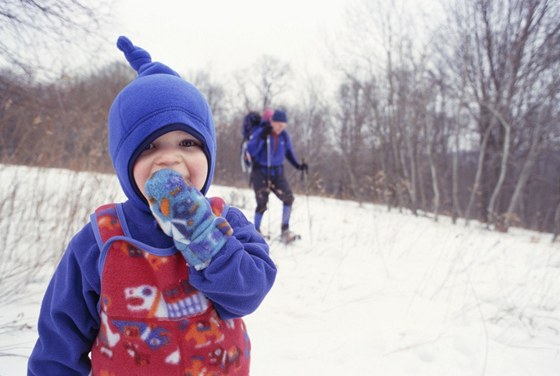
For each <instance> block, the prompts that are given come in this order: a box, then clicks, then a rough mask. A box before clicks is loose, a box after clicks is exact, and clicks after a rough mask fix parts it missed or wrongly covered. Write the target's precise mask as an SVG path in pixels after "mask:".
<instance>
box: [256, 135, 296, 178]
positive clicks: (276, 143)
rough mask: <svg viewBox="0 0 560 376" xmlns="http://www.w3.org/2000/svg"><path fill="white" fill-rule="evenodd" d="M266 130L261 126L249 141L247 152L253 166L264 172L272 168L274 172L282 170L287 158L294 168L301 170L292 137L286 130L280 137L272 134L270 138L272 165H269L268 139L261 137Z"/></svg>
mask: <svg viewBox="0 0 560 376" xmlns="http://www.w3.org/2000/svg"><path fill="white" fill-rule="evenodd" d="M264 129H265V127H263V126H259V127H258V128H257V129H256V130H255V131H254V132H253V134H252V135H251V138H250V139H249V143H248V145H247V150H248V151H249V154H250V155H251V158H252V160H253V164H255V165H257V167H260V168H262V169H264V170H266V168H267V167H270V168H272V169H273V170H274V169H278V168H281V167H282V165H283V164H284V158H286V159H288V161H289V162H290V163H291V164H292V166H294V167H295V168H299V167H300V164H299V162H298V160H297V158H296V155H295V153H294V148H293V146H292V141H291V139H290V135H289V134H288V132H287V131H285V130H284V131H283V132H282V133H280V134H279V135H275V134H274V133H271V134H270V135H269V136H268V139H269V145H270V151H269V153H270V165H269V164H268V162H269V160H268V157H267V154H266V149H267V146H266V143H267V140H266V138H264V139H263V138H262V135H261V133H262V132H263V131H264Z"/></svg>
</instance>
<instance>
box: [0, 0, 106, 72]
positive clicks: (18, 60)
mask: <svg viewBox="0 0 560 376" xmlns="http://www.w3.org/2000/svg"><path fill="white" fill-rule="evenodd" d="M93 4H95V5H93ZM109 4H112V3H111V2H110V1H109V0H102V1H97V2H95V3H92V2H88V1H85V0H42V1H35V0H3V1H2V2H0V62H3V63H4V64H7V65H8V66H11V67H14V68H17V69H19V71H20V72H22V73H25V74H26V75H28V76H29V75H31V74H33V73H36V72H37V71H38V70H44V71H46V70H51V69H52V68H51V67H50V65H53V60H51V61H49V60H47V59H45V58H44V57H45V55H46V54H48V52H49V51H50V50H52V49H53V46H57V47H58V48H60V51H61V52H62V51H64V50H65V49H66V50H68V47H69V46H72V47H73V49H74V50H76V49H77V48H83V49H84V51H88V50H89V54H90V56H93V55H94V54H96V53H98V51H99V47H98V46H95V47H94V48H92V45H90V43H92V42H94V41H95V40H96V38H99V39H97V41H98V42H101V41H102V30H103V29H104V26H105V23H106V22H107V20H108V17H109V14H110V12H111V8H110V6H109ZM86 41H87V43H85V42H86ZM93 51H95V53H94V52H93ZM60 55H61V56H60V58H61V59H64V58H66V59H67V58H72V56H75V54H62V53H61V54H60ZM66 62H68V61H66ZM46 65H49V66H46ZM59 68H60V66H59Z"/></svg>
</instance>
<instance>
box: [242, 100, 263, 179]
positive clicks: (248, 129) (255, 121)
mask: <svg viewBox="0 0 560 376" xmlns="http://www.w3.org/2000/svg"><path fill="white" fill-rule="evenodd" d="M260 122H261V115H259V113H258V112H256V111H251V112H249V113H248V114H247V115H245V117H244V118H243V141H242V142H241V170H242V171H243V172H245V173H248V174H250V173H251V156H250V155H249V153H248V152H247V142H248V141H249V138H250V137H251V133H253V130H254V129H255V128H256V127H257V126H258V125H259V124H260Z"/></svg>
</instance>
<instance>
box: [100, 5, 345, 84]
mask: <svg viewBox="0 0 560 376" xmlns="http://www.w3.org/2000/svg"><path fill="white" fill-rule="evenodd" d="M354 1H356V0H281V1H280V0H204V1H202V0H159V1H146V0H141V1H138V0H120V2H119V3H118V4H117V5H115V6H116V11H117V14H116V15H115V16H116V17H115V25H114V27H113V30H112V33H111V34H110V35H109V36H110V37H112V38H113V40H116V38H117V37H118V35H120V34H125V35H127V36H128V37H129V38H130V39H131V40H132V41H133V43H135V44H137V45H139V46H142V47H144V48H145V49H146V50H148V51H149V52H150V53H151V54H152V57H153V58H154V60H158V61H161V62H164V63H166V64H168V65H170V66H172V67H173V68H175V69H176V70H178V71H179V72H185V71H188V70H190V69H193V68H194V69H209V70H210V71H211V72H217V73H228V72H231V71H234V70H236V69H240V68H247V67H249V66H250V65H251V64H252V63H253V62H255V61H256V59H257V58H258V57H259V56H262V55H263V54H269V55H273V56H276V57H277V58H279V59H282V60H284V61H286V62H289V63H290V64H292V66H294V67H295V68H298V69H315V68H316V67H317V66H318V65H321V64H322V61H323V60H324V59H323V58H324V55H325V52H324V51H325V49H326V47H325V40H326V38H327V37H328V36H329V35H334V34H335V33H336V32H337V30H340V28H341V27H342V25H343V20H344V13H345V9H346V7H347V6H348V5H349V4H351V3H352V2H354ZM114 56H115V58H118V54H117V53H115V54H114Z"/></svg>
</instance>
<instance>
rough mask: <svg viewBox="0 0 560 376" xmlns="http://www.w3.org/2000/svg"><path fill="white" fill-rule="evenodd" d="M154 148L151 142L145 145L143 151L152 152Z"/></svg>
mask: <svg viewBox="0 0 560 376" xmlns="http://www.w3.org/2000/svg"><path fill="white" fill-rule="evenodd" d="M155 147H156V146H155V145H154V143H153V142H150V143H149V144H148V145H146V147H145V148H144V150H152V149H153V148H155Z"/></svg>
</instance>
